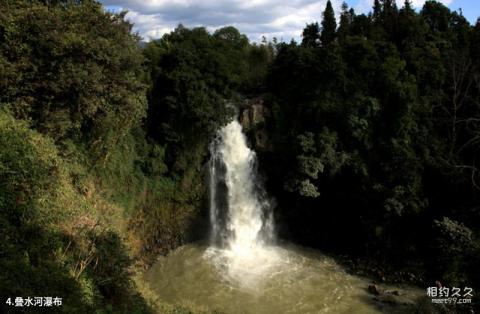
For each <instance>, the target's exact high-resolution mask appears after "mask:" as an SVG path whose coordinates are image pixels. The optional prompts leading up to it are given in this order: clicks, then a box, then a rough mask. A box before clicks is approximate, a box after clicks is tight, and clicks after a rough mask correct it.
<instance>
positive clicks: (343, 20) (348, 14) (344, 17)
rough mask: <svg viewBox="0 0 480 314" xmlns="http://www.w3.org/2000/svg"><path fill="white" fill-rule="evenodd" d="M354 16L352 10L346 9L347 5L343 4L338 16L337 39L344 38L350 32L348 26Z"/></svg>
mask: <svg viewBox="0 0 480 314" xmlns="http://www.w3.org/2000/svg"><path fill="white" fill-rule="evenodd" d="M354 15H355V13H354V11H353V9H350V10H349V9H348V4H347V3H346V2H343V4H342V13H341V14H340V26H339V27H338V37H339V38H345V36H347V35H348V33H349V32H350V26H351V24H352V21H353V16H354Z"/></svg>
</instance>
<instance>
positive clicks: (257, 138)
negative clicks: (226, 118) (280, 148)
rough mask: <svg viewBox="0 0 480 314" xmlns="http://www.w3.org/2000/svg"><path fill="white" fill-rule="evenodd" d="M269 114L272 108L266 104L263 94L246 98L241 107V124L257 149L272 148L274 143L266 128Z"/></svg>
mask: <svg viewBox="0 0 480 314" xmlns="http://www.w3.org/2000/svg"><path fill="white" fill-rule="evenodd" d="M269 116H270V110H269V109H268V108H267V107H266V106H265V104H264V99H263V97H261V96H259V97H254V98H251V99H246V100H245V103H244V105H243V106H242V108H241V109H240V117H239V120H240V124H241V125H242V128H243V130H244V131H245V133H246V134H247V135H248V137H249V139H250V140H251V141H252V144H253V148H254V149H255V150H256V151H263V152H265V151H271V150H272V143H271V140H270V137H269V134H268V132H267V129H266V123H267V119H268V118H269Z"/></svg>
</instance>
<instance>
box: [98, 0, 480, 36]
mask: <svg viewBox="0 0 480 314" xmlns="http://www.w3.org/2000/svg"><path fill="white" fill-rule="evenodd" d="M326 1H327V0H100V2H101V3H103V4H104V5H105V7H106V8H107V10H112V11H120V10H123V9H125V10H128V11H129V13H128V14H127V18H128V19H129V20H130V21H132V22H133V23H134V24H135V27H134V29H135V30H136V31H137V32H138V33H139V34H140V35H141V36H142V37H143V38H144V39H145V40H150V39H155V38H159V37H161V36H162V35H163V34H164V33H167V32H170V31H171V30H173V29H174V28H175V26H176V25H178V24H179V23H182V24H184V25H185V26H188V27H193V26H205V27H207V29H209V30H214V29H216V28H219V27H222V26H225V25H233V26H235V27H237V28H238V29H239V30H240V31H241V32H242V33H245V34H247V36H248V37H249V38H250V40H252V41H259V40H260V39H261V38H262V36H265V37H267V38H268V39H272V38H273V37H277V38H278V39H280V40H283V41H289V40H290V39H291V38H294V39H296V40H299V39H300V34H301V32H302V29H303V28H304V26H305V24H306V23H310V22H312V21H320V20H321V13H322V11H323V10H324V8H325V3H326ZM331 1H332V4H333V7H334V9H335V11H336V12H338V11H339V8H340V5H341V3H342V2H343V0H331ZM438 1H439V2H442V3H444V4H445V5H447V6H448V7H449V8H450V9H452V10H458V9H459V8H461V9H462V12H463V15H464V16H465V17H466V18H467V19H468V20H469V21H470V22H471V23H472V24H473V23H475V21H476V20H477V17H479V16H480V0H438ZM346 2H347V3H348V4H349V5H350V7H353V8H354V9H355V11H356V12H357V13H367V12H368V11H370V9H371V6H372V3H373V0H347V1H346ZM411 2H412V4H413V5H414V7H416V8H417V9H420V8H421V7H422V5H423V3H424V2H425V0H411ZM397 3H398V4H399V5H400V4H403V0H397Z"/></svg>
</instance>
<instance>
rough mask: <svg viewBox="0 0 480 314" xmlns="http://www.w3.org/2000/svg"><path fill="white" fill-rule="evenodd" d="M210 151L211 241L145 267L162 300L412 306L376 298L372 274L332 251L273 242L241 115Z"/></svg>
mask: <svg viewBox="0 0 480 314" xmlns="http://www.w3.org/2000/svg"><path fill="white" fill-rule="evenodd" d="M210 152H211V158H210V223H211V227H212V229H211V235H210V237H211V239H210V245H209V246H207V245H201V244H189V245H186V246H183V247H180V248H178V249H177V250H175V251H173V252H171V253H170V254H169V255H168V256H166V257H161V258H160V259H159V261H158V262H157V263H156V264H155V265H154V266H153V267H152V268H151V269H150V270H149V271H148V272H147V273H146V280H147V282H148V283H149V284H150V286H151V287H152V289H153V290H154V291H155V292H156V294H157V295H158V296H159V298H160V299H162V300H163V301H164V302H167V303H171V304H178V305H186V306H187V307H190V308H192V309H194V310H198V309H200V310H201V311H205V312H212V311H215V312H217V313H218V312H220V313H232V314H233V313H242V314H247V313H255V314H263V313H268V314H270V313H272V314H276V313H355V314H362V313H382V312H386V313H396V312H397V313H404V312H407V313H408V312H411V310H412V308H411V307H409V306H407V305H402V306H401V307H399V306H398V305H397V306H389V305H386V304H379V303H378V302H376V301H372V296H371V295H369V294H368V292H367V287H368V283H369V280H367V279H364V278H360V277H356V276H352V275H349V274H347V273H346V272H345V270H344V269H342V267H340V266H339V265H338V264H336V263H335V262H334V260H333V259H331V258H328V257H326V256H324V255H321V254H320V253H318V252H315V251H311V250H306V249H303V248H300V247H297V246H293V245H290V244H286V245H274V244H273V243H275V232H274V225H273V220H272V208H271V206H270V201H269V197H268V195H267V193H266V192H265V190H264V188H263V186H262V184H261V180H257V173H256V155H255V152H254V151H252V150H251V149H250V148H249V147H248V145H247V140H246V137H245V135H244V134H243V132H242V127H241V125H240V124H239V123H238V121H236V120H233V121H231V122H230V123H228V124H227V125H226V126H224V127H223V128H221V129H220V130H219V131H218V132H217V136H216V138H215V139H214V140H213V142H212V143H211V147H210ZM387 288H388V287H387ZM395 290H400V289H399V288H398V287H395ZM400 294H401V296H399V297H396V298H398V299H399V300H397V301H400V302H401V303H412V299H414V297H415V296H416V295H417V294H420V292H419V291H418V290H415V289H412V288H403V289H402V290H401V293H400ZM396 303H398V302H396Z"/></svg>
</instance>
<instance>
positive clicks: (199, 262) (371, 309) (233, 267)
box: [145, 243, 425, 314]
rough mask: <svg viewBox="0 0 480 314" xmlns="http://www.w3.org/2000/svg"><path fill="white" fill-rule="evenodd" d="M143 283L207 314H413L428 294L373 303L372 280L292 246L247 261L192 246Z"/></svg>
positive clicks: (404, 293) (409, 292)
mask: <svg viewBox="0 0 480 314" xmlns="http://www.w3.org/2000/svg"><path fill="white" fill-rule="evenodd" d="M145 279H146V281H147V282H148V284H149V285H150V287H151V289H152V290H153V291H154V292H155V294H156V295H157V296H158V297H159V298H160V300H162V301H163V302H166V303H170V304H175V305H183V306H186V307H189V308H192V309H194V310H200V311H205V312H207V313H212V312H214V313H232V314H236V313H242V314H249V313H252V314H253V313H256V314H263V313H265V314H267V313H268V314H270V313H272V314H276V313H335V314H336V313H339V314H342V313H355V314H363V313H365V314H367V313H368V314H370V313H412V312H413V311H414V307H413V304H414V302H415V301H416V299H417V298H419V297H421V296H424V295H425V292H424V291H423V290H420V289H418V288H414V287H410V286H388V285H382V288H386V289H391V290H397V291H399V293H400V296H396V297H395V298H396V301H397V302H396V304H395V305H390V304H388V303H380V302H378V301H375V300H373V299H372V298H373V295H372V294H370V293H369V292H368V291H367V287H368V284H369V283H371V280H369V279H368V278H363V277H358V276H354V275H350V274H348V273H347V272H346V271H345V270H344V269H343V267H341V266H340V265H338V264H337V263H336V262H335V261H334V259H332V258H331V257H327V256H325V255H322V254H320V253H319V252H316V251H313V250H311V249H305V248H301V247H298V246H294V245H291V244H284V245H281V246H265V247H259V248H254V249H253V250H252V251H250V252H249V253H248V254H246V255H245V256H238V254H237V253H235V252H232V251H230V250H222V249H216V248H212V247H208V246H207V245H203V244H199V243H194V244H188V245H185V246H182V247H180V248H178V249H177V250H175V251H173V252H171V253H170V254H169V255H167V256H162V257H160V258H159V260H158V262H157V263H155V264H154V265H153V266H152V267H151V268H150V270H149V271H147V272H146V274H145Z"/></svg>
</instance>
